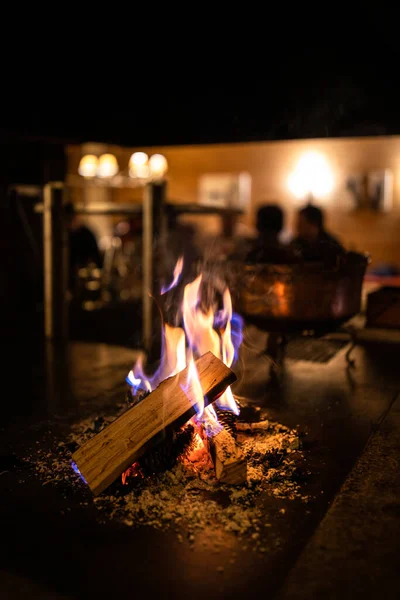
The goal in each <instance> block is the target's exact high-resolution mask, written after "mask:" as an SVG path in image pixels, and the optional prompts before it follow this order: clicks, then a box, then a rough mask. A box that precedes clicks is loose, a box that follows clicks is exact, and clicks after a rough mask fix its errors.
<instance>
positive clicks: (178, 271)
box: [161, 256, 183, 295]
mask: <svg viewBox="0 0 400 600" xmlns="http://www.w3.org/2000/svg"><path fill="white" fill-rule="evenodd" d="M182 270H183V256H181V257H180V258H178V262H177V263H176V265H175V268H174V278H173V280H172V283H170V285H166V286H164V285H163V286H162V288H161V295H163V294H165V293H166V292H169V290H172V288H174V287H176V285H177V284H178V281H179V278H180V276H181V275H182Z"/></svg>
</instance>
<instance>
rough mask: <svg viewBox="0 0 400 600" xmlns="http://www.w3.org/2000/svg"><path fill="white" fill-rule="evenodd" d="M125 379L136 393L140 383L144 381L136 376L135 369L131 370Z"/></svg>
mask: <svg viewBox="0 0 400 600" xmlns="http://www.w3.org/2000/svg"><path fill="white" fill-rule="evenodd" d="M125 381H126V383H127V384H128V385H130V386H131V388H132V390H133V393H134V394H136V392H137V391H138V389H139V388H140V384H141V383H142V380H141V379H138V378H136V377H135V375H134V374H133V371H129V373H128V375H127V376H126V377H125Z"/></svg>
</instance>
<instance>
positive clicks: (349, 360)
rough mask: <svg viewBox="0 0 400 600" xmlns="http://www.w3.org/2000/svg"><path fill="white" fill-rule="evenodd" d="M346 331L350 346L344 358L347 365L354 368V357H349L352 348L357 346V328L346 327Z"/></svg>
mask: <svg viewBox="0 0 400 600" xmlns="http://www.w3.org/2000/svg"><path fill="white" fill-rule="evenodd" d="M347 331H348V333H349V334H350V342H351V344H350V348H349V349H348V350H347V352H346V355H345V358H346V362H347V366H348V367H349V368H351V369H354V368H355V366H356V361H355V360H354V358H351V353H352V352H353V350H354V348H355V347H356V346H357V330H356V329H348V330H347Z"/></svg>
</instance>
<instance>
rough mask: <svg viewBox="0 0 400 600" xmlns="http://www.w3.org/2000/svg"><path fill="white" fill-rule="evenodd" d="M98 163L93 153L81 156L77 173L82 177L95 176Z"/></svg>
mask: <svg viewBox="0 0 400 600" xmlns="http://www.w3.org/2000/svg"><path fill="white" fill-rule="evenodd" d="M98 164H99V159H98V158H97V156H95V155H94V154H86V155H85V156H82V158H81V160H80V163H79V167H78V173H79V175H82V177H95V175H96V173H97V167H98Z"/></svg>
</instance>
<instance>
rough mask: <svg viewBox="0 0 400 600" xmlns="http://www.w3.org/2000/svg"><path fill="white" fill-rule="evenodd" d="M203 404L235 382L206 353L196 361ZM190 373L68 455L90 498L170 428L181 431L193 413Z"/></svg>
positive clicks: (172, 380)
mask: <svg viewBox="0 0 400 600" xmlns="http://www.w3.org/2000/svg"><path fill="white" fill-rule="evenodd" d="M196 367H197V372H198V375H199V379H200V383H201V387H202V390H203V393H204V404H205V406H207V405H208V404H211V403H212V402H214V400H215V399H216V398H218V397H219V396H220V395H221V394H222V393H223V392H224V391H225V390H226V388H227V387H228V386H229V385H231V384H232V383H233V382H234V381H235V380H236V376H235V374H234V373H233V372H232V371H231V370H230V369H229V368H228V367H227V366H225V365H224V363H223V362H222V361H221V360H219V359H218V358H216V357H215V356H214V355H213V354H212V353H211V352H207V353H206V354H204V355H203V356H201V357H200V358H199V359H198V360H197V361H196ZM187 375H188V368H186V369H184V370H183V371H181V372H180V373H178V374H177V375H174V376H173V377H169V378H168V379H165V380H164V381H163V382H162V383H161V384H160V385H159V386H158V387H157V388H156V389H155V390H154V391H153V392H152V393H151V394H149V395H148V396H147V397H146V398H145V399H144V400H142V402H140V403H139V404H137V405H135V406H134V407H132V408H131V409H130V410H128V411H127V412H126V413H124V414H123V415H121V416H120V417H119V418H118V419H116V420H115V421H114V422H113V423H111V425H109V426H108V427H106V428H105V429H103V431H101V432H100V433H99V434H97V435H96V436H95V437H93V438H92V439H90V440H89V441H88V442H86V444H84V445H83V446H82V447H81V448H79V449H78V450H77V451H76V452H75V453H74V454H73V456H72V459H73V461H74V462H75V464H76V466H77V468H78V469H79V472H80V474H81V476H82V477H83V478H84V480H85V481H86V483H87V484H88V485H89V487H90V489H91V490H92V492H93V493H94V494H96V495H97V494H100V493H101V492H102V491H103V490H105V489H106V488H107V487H108V486H109V485H110V484H111V483H113V481H115V479H116V478H117V477H118V476H119V475H121V474H122V473H123V472H124V471H125V470H126V469H127V468H128V467H130V466H131V465H132V464H133V463H134V462H135V461H136V460H137V459H138V458H139V457H140V456H142V454H144V452H145V451H146V450H148V449H149V448H150V447H151V446H152V444H153V443H154V438H155V439H156V440H158V441H159V440H160V436H159V435H158V434H160V432H162V431H164V429H166V428H167V427H169V426H172V425H173V426H176V427H179V426H181V425H183V424H184V423H186V422H187V421H188V420H189V419H190V418H191V417H192V416H193V415H194V414H195V412H196V411H195V408H194V407H193V405H192V403H191V401H190V400H189V398H191V397H193V396H192V390H191V387H190V386H189V389H188V390H187V393H185V391H184V389H183V388H186V386H187Z"/></svg>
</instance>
